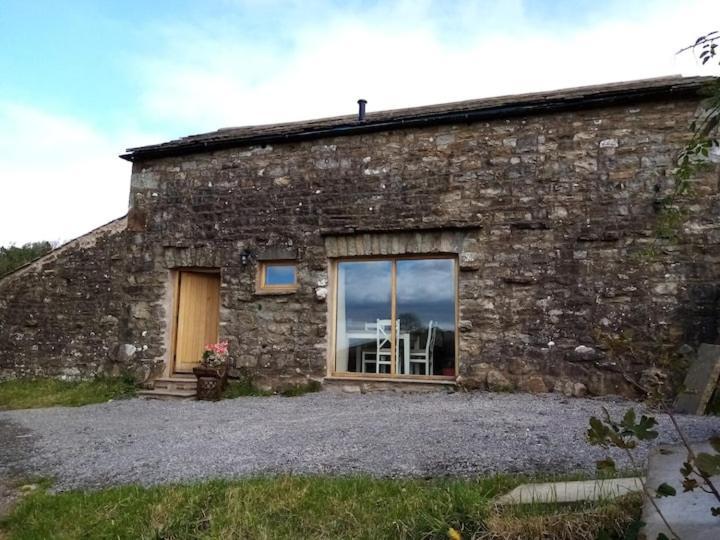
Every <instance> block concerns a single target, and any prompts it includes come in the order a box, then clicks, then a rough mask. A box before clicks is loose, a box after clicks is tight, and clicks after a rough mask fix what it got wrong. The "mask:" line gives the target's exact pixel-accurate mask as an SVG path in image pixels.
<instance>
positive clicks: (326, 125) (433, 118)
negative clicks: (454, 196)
mask: <svg viewBox="0 0 720 540" xmlns="http://www.w3.org/2000/svg"><path fill="white" fill-rule="evenodd" d="M716 80H718V79H717V78H716V77H700V76H696V77H682V76H679V75H673V76H668V77H657V78H653V79H640V80H634V81H626V82H616V83H608V84H600V85H592V86H580V87H574V88H564V89H561V90H552V91H546V92H532V93H527V94H511V95H505V96H496V97H489V98H481V99H472V100H465V101H456V102H451V103H441V104H436V105H425V106H420V107H411V108H405V109H391V110H385V111H377V112H368V113H367V114H366V116H365V119H364V120H358V118H357V115H345V116H334V117H328V118H318V119H312V120H303V121H297V122H283V123H277V124H261V125H254V126H241V127H227V128H221V129H218V130H216V131H211V132H207V133H200V134H197V135H189V136H186V137H181V138H179V139H174V140H171V141H168V142H164V143H160V144H152V145H147V146H140V147H135V148H128V149H127V152H126V153H125V154H122V155H121V156H120V157H121V158H123V159H126V160H128V161H141V160H143V159H146V158H154V157H164V156H171V155H182V154H188V153H197V152H206V151H212V150H219V149H223V148H230V147H235V146H246V145H252V144H267V143H271V142H272V143H277V142H291V141H298V140H308V139H317V138H320V137H328V136H338V135H351V134H355V133H363V132H365V133H367V132H373V131H382V130H389V129H401V128H408V127H412V126H415V125H422V124H426V125H427V124H434V123H451V122H457V121H478V120H486V119H491V118H498V117H511V116H518V115H523V114H533V113H540V112H550V111H558V110H570V109H576V110H577V109H582V108H589V107H597V106H601V105H607V104H613V103H623V102H628V101H633V100H644V99H653V98H658V97H661V96H665V95H668V94H674V95H687V94H692V93H696V92H697V91H698V90H699V89H700V88H701V87H703V86H705V85H707V84H709V83H710V82H712V81H716Z"/></svg>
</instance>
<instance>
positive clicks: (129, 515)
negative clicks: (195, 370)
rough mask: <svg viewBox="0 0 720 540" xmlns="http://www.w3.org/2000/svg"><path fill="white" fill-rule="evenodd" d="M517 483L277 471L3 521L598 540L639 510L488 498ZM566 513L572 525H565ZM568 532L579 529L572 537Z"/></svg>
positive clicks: (35, 532) (21, 508) (85, 497)
mask: <svg viewBox="0 0 720 540" xmlns="http://www.w3.org/2000/svg"><path fill="white" fill-rule="evenodd" d="M516 484H517V479H515V478H513V477H505V476H498V477H492V478H485V479H477V480H457V479H435V480H390V479H373V478H369V477H341V478H336V477H305V476H300V477H295V476H280V477H260V478H252V479H246V480H235V481H210V482H204V483H198V484H189V485H169V486H159V487H152V488H141V487H137V486H126V487H116V488H111V489H107V490H103V491H70V492H65V493H60V494H51V493H49V492H47V491H45V490H37V491H36V492H33V493H31V494H29V495H27V496H26V497H25V498H24V499H23V500H22V501H21V502H20V503H19V504H18V506H17V507H16V508H15V510H14V512H13V513H12V514H11V515H10V516H8V517H7V518H6V519H5V520H4V521H2V522H0V531H3V530H4V531H5V533H6V534H7V535H8V538H9V539H17V540H24V539H36V538H43V539H72V538H93V539H118V538H120V539H124V538H132V539H152V540H157V539H174V540H180V539H195V538H202V539H211V538H213V539H214V538H217V539H226V538H238V539H244V538H253V539H302V538H318V539H341V538H342V539H344V538H357V539H384V538H388V539H390V538H392V539H410V538H422V539H441V538H443V539H446V538H448V532H449V531H450V529H451V528H452V529H454V530H456V531H458V532H459V533H460V535H461V537H462V538H464V539H470V538H495V539H499V538H534V537H535V536H528V535H526V534H524V533H523V529H522V524H523V521H528V520H530V521H531V522H532V528H531V529H528V530H532V531H540V532H542V530H543V527H545V528H546V529H547V530H548V531H558V530H559V531H560V532H561V535H560V536H557V538H581V539H582V538H595V536H588V535H589V534H591V533H592V534H598V533H599V531H601V530H602V529H603V528H605V529H607V532H608V534H609V536H605V537H603V538H624V536H622V534H624V531H627V530H629V527H631V526H632V521H633V519H635V518H636V517H637V514H638V512H639V498H635V499H628V500H623V501H621V502H612V501H607V502H603V503H597V504H594V505H588V506H582V507H580V506H577V505H575V506H572V507H568V508H564V507H561V506H560V505H548V508H547V509H546V510H539V509H538V507H535V508H533V509H532V511H529V512H528V511H525V513H522V512H523V511H521V510H511V511H506V510H498V509H496V508H494V505H493V504H492V503H491V499H492V498H493V497H495V496H496V495H497V494H499V493H502V492H505V491H507V490H509V489H511V488H512V487H514V486H515V485H516ZM518 512H519V513H518ZM564 520H565V521H567V520H570V521H569V523H571V524H572V525H568V526H564V525H563V522H564ZM543 524H544V525H543ZM605 525H607V527H605ZM518 531H519V534H520V536H517V534H518ZM567 531H576V532H578V533H579V534H578V535H577V536H567V534H566V532H567ZM506 533H507V534H510V535H512V534H515V535H516V536H506ZM553 534H555V533H554V532H553ZM0 536H2V534H0ZM538 537H539V538H540V537H541V538H547V539H551V538H556V536H553V535H546V536H538Z"/></svg>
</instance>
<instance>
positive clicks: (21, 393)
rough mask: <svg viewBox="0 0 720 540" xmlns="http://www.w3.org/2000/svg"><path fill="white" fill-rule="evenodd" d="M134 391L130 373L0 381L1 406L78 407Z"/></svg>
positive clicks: (27, 407) (5, 408)
mask: <svg viewBox="0 0 720 540" xmlns="http://www.w3.org/2000/svg"><path fill="white" fill-rule="evenodd" d="M134 395H135V383H134V381H133V380H132V379H131V378H130V377H98V378H96V379H92V380H87V381H61V380H59V379H46V378H42V379H14V380H10V381H3V382H0V410H3V409H4V410H8V409H36V408H39V407H53V406H57V405H63V406H66V407H78V406H80V405H88V404H90V403H101V402H104V401H108V400H110V399H120V398H127V397H132V396H134Z"/></svg>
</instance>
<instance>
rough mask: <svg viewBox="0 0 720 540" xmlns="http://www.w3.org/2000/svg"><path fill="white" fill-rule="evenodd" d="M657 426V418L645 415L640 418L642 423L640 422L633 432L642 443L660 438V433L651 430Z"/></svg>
mask: <svg viewBox="0 0 720 540" xmlns="http://www.w3.org/2000/svg"><path fill="white" fill-rule="evenodd" d="M655 426H657V420H655V418H653V417H652V416H645V415H644V414H643V415H642V416H641V417H640V422H638V424H637V426H636V427H635V429H634V430H633V432H634V433H635V436H636V437H637V438H638V439H640V440H641V441H649V440H652V439H656V438H657V436H658V432H657V431H655V430H653V429H651V428H653V427H655Z"/></svg>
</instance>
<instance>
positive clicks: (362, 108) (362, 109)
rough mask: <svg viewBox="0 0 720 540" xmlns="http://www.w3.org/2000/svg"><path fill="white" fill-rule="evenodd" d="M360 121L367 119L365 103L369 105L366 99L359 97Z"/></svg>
mask: <svg viewBox="0 0 720 540" xmlns="http://www.w3.org/2000/svg"><path fill="white" fill-rule="evenodd" d="M358 105H359V106H360V107H359V108H358V121H360V122H363V121H364V120H365V105H367V100H366V99H358Z"/></svg>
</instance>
